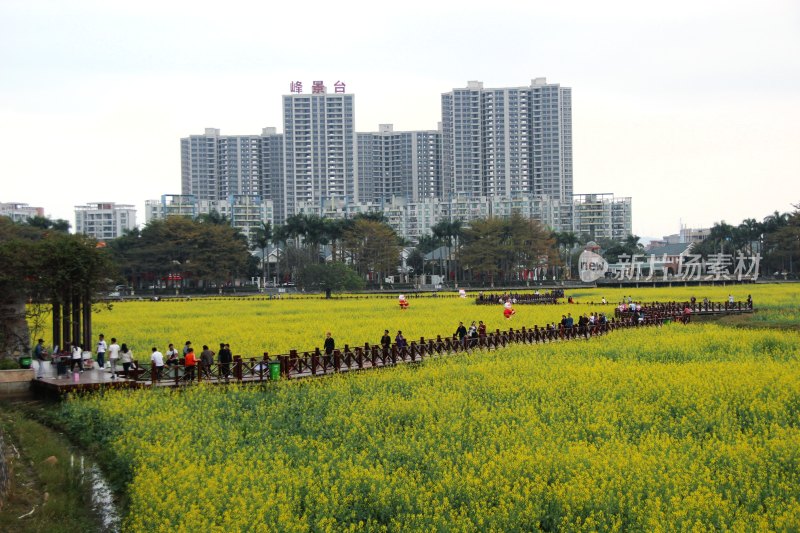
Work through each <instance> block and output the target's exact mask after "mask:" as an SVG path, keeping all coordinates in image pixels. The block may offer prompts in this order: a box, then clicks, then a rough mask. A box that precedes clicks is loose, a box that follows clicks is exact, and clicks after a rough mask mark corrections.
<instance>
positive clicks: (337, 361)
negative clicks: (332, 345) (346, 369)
mask: <svg viewBox="0 0 800 533" xmlns="http://www.w3.org/2000/svg"><path fill="white" fill-rule="evenodd" d="M341 364H342V352H340V351H339V350H333V371H334V372H338V371H339V366H340V365H341Z"/></svg>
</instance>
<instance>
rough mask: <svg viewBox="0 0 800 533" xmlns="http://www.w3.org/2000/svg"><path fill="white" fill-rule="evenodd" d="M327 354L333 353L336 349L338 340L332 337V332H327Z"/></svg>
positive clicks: (325, 345) (325, 346)
mask: <svg viewBox="0 0 800 533" xmlns="http://www.w3.org/2000/svg"><path fill="white" fill-rule="evenodd" d="M323 346H324V348H325V355H333V350H334V349H336V341H334V340H333V337H331V332H330V331H329V332H328V333H326V334H325V344H324V345H323Z"/></svg>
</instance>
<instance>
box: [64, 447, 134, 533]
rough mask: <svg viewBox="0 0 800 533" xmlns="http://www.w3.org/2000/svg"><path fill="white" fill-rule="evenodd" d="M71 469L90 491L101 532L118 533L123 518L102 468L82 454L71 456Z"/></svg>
mask: <svg viewBox="0 0 800 533" xmlns="http://www.w3.org/2000/svg"><path fill="white" fill-rule="evenodd" d="M69 461H70V467H71V468H72V469H73V470H75V471H77V473H78V474H79V475H80V480H81V486H83V487H84V490H88V491H89V496H90V498H91V509H92V512H93V513H94V515H95V516H97V518H98V520H99V522H100V526H101V531H104V532H113V533H118V532H119V531H120V525H121V517H120V514H119V511H118V510H117V505H116V502H115V501H114V492H113V491H112V490H111V486H110V485H109V484H108V481H106V478H105V476H104V475H103V472H102V470H100V467H99V466H97V464H95V463H94V462H92V461H90V460H88V459H86V458H85V457H84V456H83V455H82V454H79V453H72V454H70V458H69Z"/></svg>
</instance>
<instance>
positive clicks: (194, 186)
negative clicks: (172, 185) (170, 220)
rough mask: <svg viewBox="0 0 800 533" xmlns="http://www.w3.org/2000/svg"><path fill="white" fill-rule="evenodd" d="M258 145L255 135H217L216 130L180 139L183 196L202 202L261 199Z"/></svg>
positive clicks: (260, 139)
mask: <svg viewBox="0 0 800 533" xmlns="http://www.w3.org/2000/svg"><path fill="white" fill-rule="evenodd" d="M261 142H262V138H261V137H259V136H258V135H220V132H219V130H218V129H215V128H206V131H205V133H204V134H203V135H191V136H189V137H187V138H184V139H181V174H182V175H181V190H182V193H183V194H193V195H195V196H197V197H198V198H200V199H203V200H220V199H223V198H227V197H228V196H230V195H232V194H235V195H247V196H261V194H262V183H263V181H264V180H263V177H262V176H263V172H262V161H261V153H262V150H261Z"/></svg>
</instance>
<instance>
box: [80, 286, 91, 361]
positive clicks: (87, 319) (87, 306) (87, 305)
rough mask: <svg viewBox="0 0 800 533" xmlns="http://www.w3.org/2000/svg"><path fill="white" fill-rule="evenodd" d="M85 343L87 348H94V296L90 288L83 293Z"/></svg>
mask: <svg viewBox="0 0 800 533" xmlns="http://www.w3.org/2000/svg"><path fill="white" fill-rule="evenodd" d="M82 310H83V345H84V346H85V347H86V349H87V350H89V351H91V350H92V297H91V295H90V294H89V290H88V289H86V290H85V291H84V293H83V302H82Z"/></svg>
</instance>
